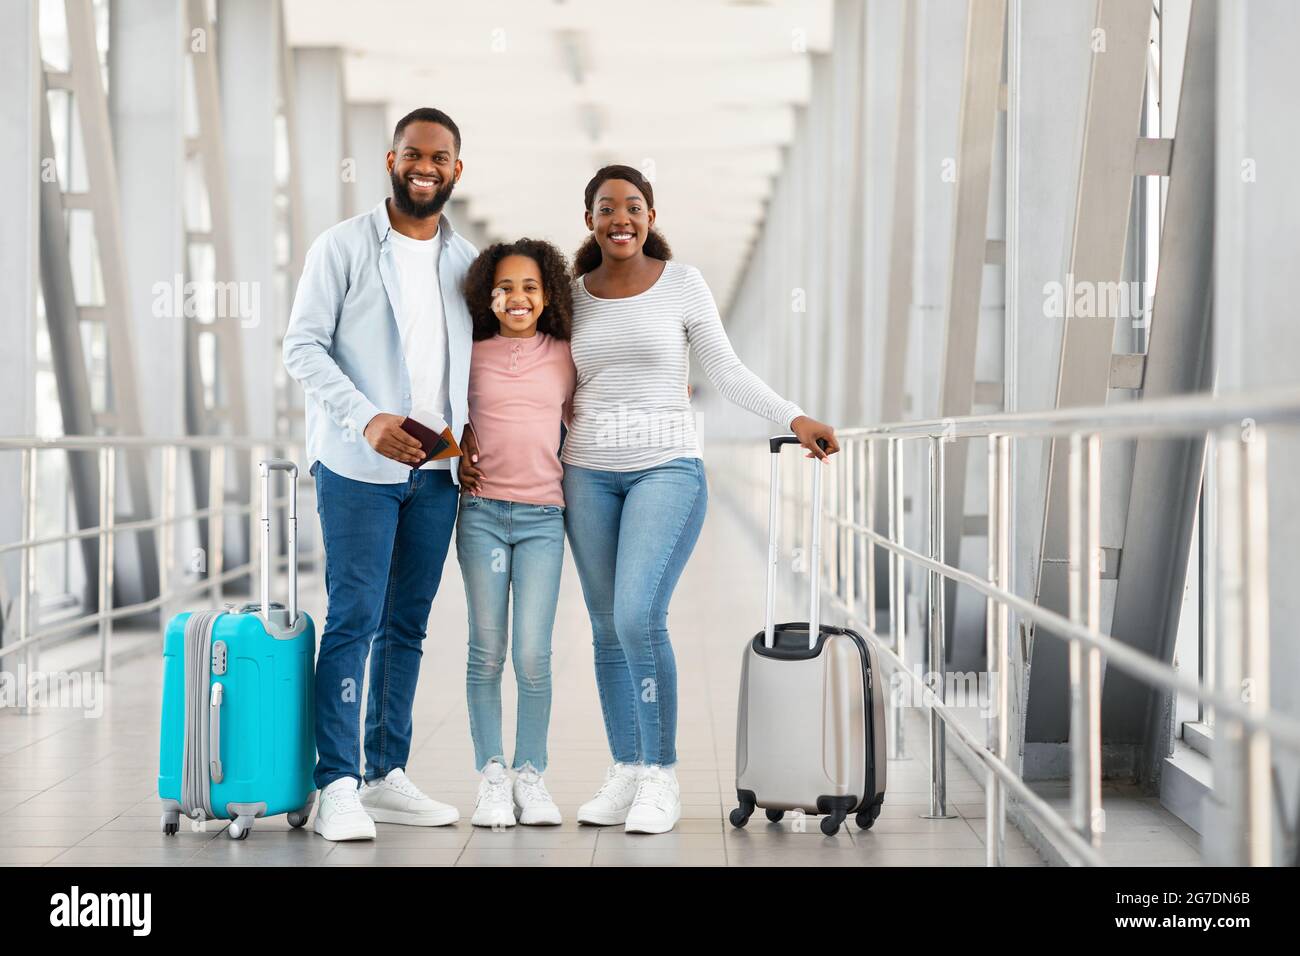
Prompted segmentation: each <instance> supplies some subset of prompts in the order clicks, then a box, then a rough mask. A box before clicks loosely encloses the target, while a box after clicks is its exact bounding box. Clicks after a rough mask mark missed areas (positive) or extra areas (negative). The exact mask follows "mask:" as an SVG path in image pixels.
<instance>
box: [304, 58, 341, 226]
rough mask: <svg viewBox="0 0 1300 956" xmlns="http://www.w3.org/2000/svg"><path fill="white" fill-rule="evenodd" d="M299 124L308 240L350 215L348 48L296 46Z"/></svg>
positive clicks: (305, 224)
mask: <svg viewBox="0 0 1300 956" xmlns="http://www.w3.org/2000/svg"><path fill="white" fill-rule="evenodd" d="M293 77H294V126H295V130H294V131H293V136H294V137H295V139H296V143H297V147H298V168H297V169H295V170H294V171H293V174H294V175H295V176H297V177H298V180H299V184H300V186H301V195H302V200H303V231H304V234H305V236H306V239H307V242H308V243H310V242H312V241H313V240H314V239H315V238H316V237H317V236H319V235H320V234H321V233H322V232H324V231H325V230H326V229H328V228H329V227H330V226H332V225H334V224H335V223H337V222H339V221H341V220H343V219H345V218H347V216H348V215H349V212H348V209H349V203H348V198H347V196H345V189H344V186H345V184H344V181H343V173H344V166H343V162H344V160H345V159H346V158H347V156H348V151H347V122H346V115H345V109H344V80H343V51H342V50H340V49H339V48H338V47H296V48H295V49H294V51H293Z"/></svg>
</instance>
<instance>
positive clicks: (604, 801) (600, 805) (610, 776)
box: [578, 763, 641, 827]
mask: <svg viewBox="0 0 1300 956" xmlns="http://www.w3.org/2000/svg"><path fill="white" fill-rule="evenodd" d="M640 780H641V768H640V767H639V766H638V765H636V764H631V763H616V764H614V766H612V767H610V768H609V769H608V770H607V771H605V782H604V783H603V784H601V786H600V789H599V790H598V791H597V792H596V795H595V796H594V797H592V798H591V799H590V800H588V801H587V802H586V803H584V804H583V805H582V806H580V807H579V808H578V822H579V823H589V824H592V825H594V826H599V827H608V826H613V825H614V824H617V823H623V822H624V821H625V820H627V812H628V810H630V809H631V807H632V799H633V798H634V797H635V796H636V788H637V784H638V783H639V782H640Z"/></svg>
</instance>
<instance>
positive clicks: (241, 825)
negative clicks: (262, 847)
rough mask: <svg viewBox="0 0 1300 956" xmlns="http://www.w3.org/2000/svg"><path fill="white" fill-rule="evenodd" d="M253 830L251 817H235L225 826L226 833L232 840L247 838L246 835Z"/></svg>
mask: <svg viewBox="0 0 1300 956" xmlns="http://www.w3.org/2000/svg"><path fill="white" fill-rule="evenodd" d="M252 832H253V817H245V816H241V817H235V819H234V820H232V821H231V822H230V826H229V827H227V828H226V833H227V835H228V836H229V837H230V839H232V840H247V839H248V835H249V834H250V833H252Z"/></svg>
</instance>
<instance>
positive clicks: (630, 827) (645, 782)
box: [624, 766, 682, 833]
mask: <svg viewBox="0 0 1300 956" xmlns="http://www.w3.org/2000/svg"><path fill="white" fill-rule="evenodd" d="M681 817H682V799H681V787H680V786H678V783H677V774H676V773H674V772H673V770H672V768H671V767H659V766H652V767H646V768H645V770H644V771H643V772H642V774H641V783H640V785H639V786H638V787H637V789H636V797H635V799H634V800H633V801H632V809H631V810H629V811H628V814H627V825H626V826H625V827H624V829H625V830H626V831H627V832H628V833H667V832H668V831H669V830H671V829H672V828H673V827H675V826H676V825H677V821H678V820H680V819H681Z"/></svg>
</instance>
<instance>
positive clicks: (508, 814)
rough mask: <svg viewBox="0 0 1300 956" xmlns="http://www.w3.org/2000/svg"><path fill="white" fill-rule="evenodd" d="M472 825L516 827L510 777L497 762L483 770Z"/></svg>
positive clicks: (489, 764)
mask: <svg viewBox="0 0 1300 956" xmlns="http://www.w3.org/2000/svg"><path fill="white" fill-rule="evenodd" d="M469 822H470V823H472V824H473V825H474V826H476V827H491V828H492V829H494V830H495V829H496V828H497V827H512V826H514V825H515V808H514V803H513V798H512V796H511V793H510V775H509V774H508V773H506V768H505V767H504V766H502V765H501V764H499V763H497V762H496V761H495V760H492V761H489V762H488V765H487V766H486V767H484V768H483V777H482V779H481V780H479V784H478V801H477V802H476V803H475V804H474V816H472V817H471V818H470V821H469Z"/></svg>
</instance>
